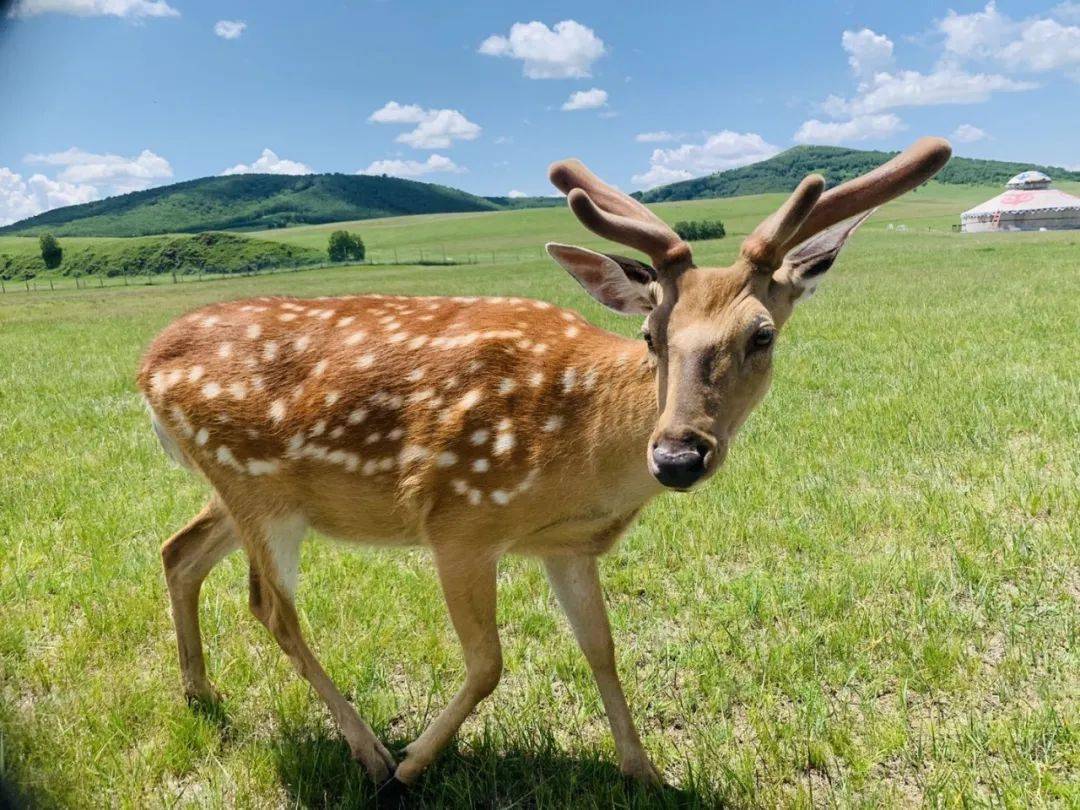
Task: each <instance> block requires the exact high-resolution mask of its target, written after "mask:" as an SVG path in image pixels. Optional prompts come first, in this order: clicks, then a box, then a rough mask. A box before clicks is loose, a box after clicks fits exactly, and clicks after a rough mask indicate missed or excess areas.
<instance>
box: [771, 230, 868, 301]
mask: <svg viewBox="0 0 1080 810" xmlns="http://www.w3.org/2000/svg"><path fill="white" fill-rule="evenodd" d="M873 213H874V211H873V209H871V210H870V211H865V212H863V213H862V214H859V215H858V216H854V217H851V218H850V219H845V220H844V221H843V222H838V223H836V224H835V225H833V226H832V227H830V228H826V229H825V230H823V231H822V232H821V233H819V234H817V235H816V236H811V237H810V238H809V239H807V240H806V241H805V242H803V243H802V244H799V245H796V246H795V247H793V248H792V249H791V250H789V251H788V253H787V255H786V256H784V262H783V264H781V265H780V269H779V270H777V271H776V272H775V273H774V274H773V282H774V283H775V284H778V285H782V286H784V287H786V288H788V289H789V291H790V293H791V296H792V299H793V300H796V299H799V298H802V297H808V296H809V294H810V293H812V292H813V291H814V288H815V287H817V284H818V282H819V281H821V279H822V278H823V277H824V275H825V273H826V271H827V270H828V269H829V268H830V267H832V265H833V262H835V261H836V257H837V256H838V255H839V254H840V249H841V248H842V247H843V246H844V244H845V243H846V242H847V240H848V237H849V236H851V234H853V233H854V232H855V229H856V228H858V227H859V226H860V225H862V224H863V223H864V222H865V221H866V220H867V218H869V216H870V215H871V214H873Z"/></svg>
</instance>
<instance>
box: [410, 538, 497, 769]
mask: <svg viewBox="0 0 1080 810" xmlns="http://www.w3.org/2000/svg"><path fill="white" fill-rule="evenodd" d="M435 565H436V568H437V569H438V572H439V581H440V583H441V584H442V589H443V596H444V597H445V598H446V606H447V608H449V611H450V620H451V621H452V622H453V624H454V629H455V630H456V631H457V634H458V638H459V639H460V641H461V649H462V651H463V653H464V655H465V683H464V685H462V687H461V689H459V690H458V692H457V694H456V695H454V697H453V699H452V700H451V701H450V703H449V704H447V706H446V708H445V709H443V710H442V712H441V713H440V714H439V716H438V717H436V718H435V720H434V721H433V722H432V723H431V725H430V726H428V727H427V729H426V730H425V731H424V733H423V734H421V735H420V736H419V737H418V738H417V739H416V740H414V741H413V742H412V743H410V744H409V745H408V747H406V749H405V753H406V756H405V759H404V760H403V761H402V762H401V764H400V765H398V768H397V771H396V772H395V774H394V775H395V776H396V777H397V779H399V780H400V781H402V782H404V783H405V784H409V783H410V782H412V781H413V780H414V779H415V778H416V777H417V776H418V775H419V774H420V772H421V771H423V770H424V768H426V767H427V766H428V765H429V764H430V763H431V761H432V760H433V759H435V757H436V756H437V755H438V753H439V751H441V750H442V749H443V747H444V746H445V745H446V744H447V743H448V742H450V738H451V737H453V736H454V734H456V733H457V730H458V729H459V728H460V727H461V724H462V723H463V722H465V718H467V717H468V716H469V714H470V713H471V712H472V710H473V709H475V708H476V704H478V703H479V702H480V701H481V700H483V699H484V698H485V697H487V696H488V695H490V694H491V693H492V691H494V689H495V687H496V685H498V683H499V677H500V676H501V675H502V648H501V646H500V644H499V630H498V628H497V627H496V625H495V574H496V565H497V559H496V557H495V556H494V555H485V554H484V553H483V552H480V553H478V552H477V550H476V549H474V548H471V547H470V548H465V547H458V546H454V547H449V548H446V547H443V548H437V549H436V550H435Z"/></svg>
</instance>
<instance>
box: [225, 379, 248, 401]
mask: <svg viewBox="0 0 1080 810" xmlns="http://www.w3.org/2000/svg"><path fill="white" fill-rule="evenodd" d="M229 396H231V397H232V398H233V399H243V398H244V397H246V396H247V386H246V385H244V384H243V383H242V382H234V383H231V384H230V385H229Z"/></svg>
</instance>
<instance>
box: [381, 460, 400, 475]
mask: <svg viewBox="0 0 1080 810" xmlns="http://www.w3.org/2000/svg"><path fill="white" fill-rule="evenodd" d="M396 464H397V459H396V458H394V457H393V456H387V457H386V458H384V459H380V460H379V469H380V470H382V471H383V472H386V471H387V470H392V469H394V467H395V465H396Z"/></svg>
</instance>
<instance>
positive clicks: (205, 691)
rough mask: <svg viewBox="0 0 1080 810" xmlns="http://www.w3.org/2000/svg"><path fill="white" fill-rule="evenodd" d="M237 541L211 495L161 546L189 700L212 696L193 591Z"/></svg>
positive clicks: (196, 598) (221, 509)
mask: <svg viewBox="0 0 1080 810" xmlns="http://www.w3.org/2000/svg"><path fill="white" fill-rule="evenodd" d="M239 545H240V541H239V538H238V537H237V534H236V527H235V526H234V525H233V523H232V519H231V518H230V517H229V514H228V512H227V511H226V509H225V507H224V505H223V504H222V503H221V502H220V501H219V500H217V498H216V497H215V498H213V499H212V500H211V501H210V502H209V503H208V504H207V505H206V506H205V507H204V508H203V510H202V511H201V512H199V514H198V515H196V516H195V517H194V518H193V519H192V520H191V522H190V523H188V525H187V526H185V527H184V528H182V529H181V530H180V531H178V532H177V533H176V534H174V535H173V536H172V537H170V538H169V539H168V540H167V541H165V544H164V545H163V546H162V547H161V562H162V565H163V566H164V568H165V582H166V584H167V585H168V587H169V601H170V602H171V603H172V615H173V624H174V625H175V627H176V646H177V650H178V652H179V654H180V676H181V679H182V681H183V684H184V693H185V695H186V696H187V698H188V700H191V701H195V700H213V699H215V698H216V693H215V692H214V688H213V686H211V685H210V681H209V680H208V679H207V677H206V663H205V661H204V659H203V647H202V635H201V633H200V631H199V592H200V591H201V589H202V584H203V581H204V580H205V579H206V577H207V575H208V574H209V573H210V571H211V569H212V568H213V567H214V566H215V565H217V564H218V563H219V562H221V560H222V559H224V558H225V556H226V555H228V554H229V552H231V551H233V550H234V549H236V548H237V547H238V546H239Z"/></svg>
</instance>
